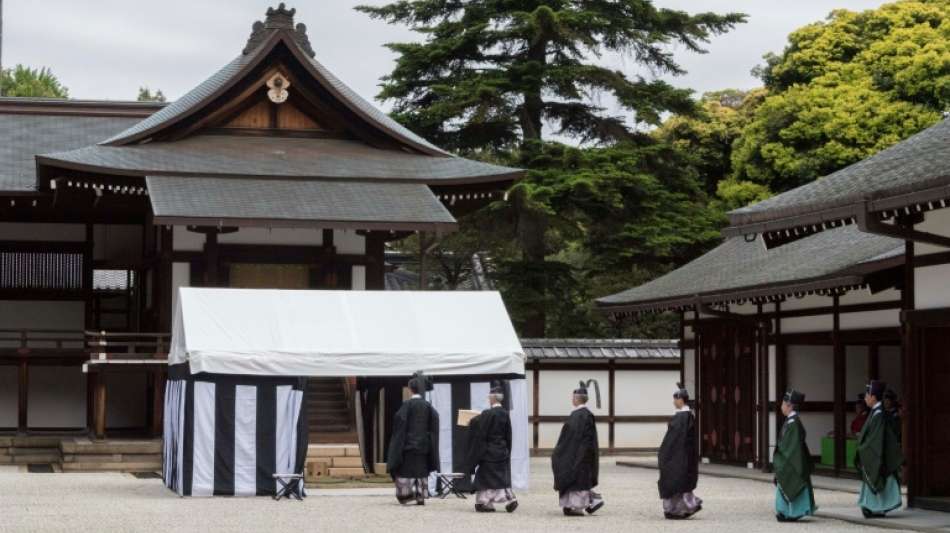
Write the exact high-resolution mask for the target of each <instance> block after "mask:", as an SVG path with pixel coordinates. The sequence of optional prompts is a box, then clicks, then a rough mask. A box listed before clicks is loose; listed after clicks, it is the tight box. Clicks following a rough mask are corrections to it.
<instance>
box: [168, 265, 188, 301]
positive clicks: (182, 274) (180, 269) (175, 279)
mask: <svg viewBox="0 0 950 533" xmlns="http://www.w3.org/2000/svg"><path fill="white" fill-rule="evenodd" d="M181 287H191V263H172V313H174V312H175V309H178V289H180V288H181Z"/></svg>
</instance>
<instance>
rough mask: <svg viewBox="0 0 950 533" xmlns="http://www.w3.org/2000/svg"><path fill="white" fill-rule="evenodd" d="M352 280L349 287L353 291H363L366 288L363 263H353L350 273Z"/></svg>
mask: <svg viewBox="0 0 950 533" xmlns="http://www.w3.org/2000/svg"><path fill="white" fill-rule="evenodd" d="M351 276H352V278H353V279H352V282H351V283H350V288H351V289H353V290H354V291H365V290H366V267H365V266H364V265H353V270H352V273H351Z"/></svg>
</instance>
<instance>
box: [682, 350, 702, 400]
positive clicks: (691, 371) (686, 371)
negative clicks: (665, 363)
mask: <svg viewBox="0 0 950 533" xmlns="http://www.w3.org/2000/svg"><path fill="white" fill-rule="evenodd" d="M683 379H684V380H685V383H684V385H686V390H688V391H689V393H690V394H692V395H694V396H696V397H697V398H698V397H699V396H698V394H699V390H698V389H697V388H696V350H692V349H689V350H683Z"/></svg>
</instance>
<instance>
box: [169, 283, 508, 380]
mask: <svg viewBox="0 0 950 533" xmlns="http://www.w3.org/2000/svg"><path fill="white" fill-rule="evenodd" d="M183 363H187V364H188V368H189V370H190V371H191V373H192V374H197V373H200V372H207V373H215V374H232V375H235V374H237V375H258V376H366V377H374V376H409V375H411V374H412V373H413V372H415V371H417V370H424V371H425V372H426V373H427V374H429V375H432V376H462V375H467V376H474V375H498V376H503V375H508V376H515V375H518V376H520V375H523V374H524V352H523V351H522V349H521V344H520V343H519V342H518V337H517V335H516V334H515V331H514V328H513V327H512V324H511V320H510V319H509V318H508V313H507V311H506V310H505V307H504V304H503V303H502V300H501V296H500V295H499V294H498V293H497V292H487V291H480V292H461V291H446V292H436V291H420V292H413V291H398V292H385V291H320V290H302V291H289V290H261V289H217V288H216V289H199V288H182V289H180V292H179V297H178V304H177V308H176V309H175V318H174V326H173V332H172V348H171V354H170V355H169V364H170V365H177V364H183Z"/></svg>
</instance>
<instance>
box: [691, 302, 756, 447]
mask: <svg viewBox="0 0 950 533" xmlns="http://www.w3.org/2000/svg"><path fill="white" fill-rule="evenodd" d="M699 334H700V361H699V364H700V380H701V382H702V388H701V391H700V398H701V407H700V410H699V416H700V418H701V421H700V428H701V431H702V455H703V456H704V457H708V458H710V459H711V460H715V461H720V462H727V463H741V464H744V463H748V462H752V461H754V459H755V353H756V351H755V348H756V347H755V329H754V327H753V326H752V325H750V324H743V323H738V322H735V321H731V320H718V321H710V322H708V323H705V324H702V325H701V326H700V332H699Z"/></svg>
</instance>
